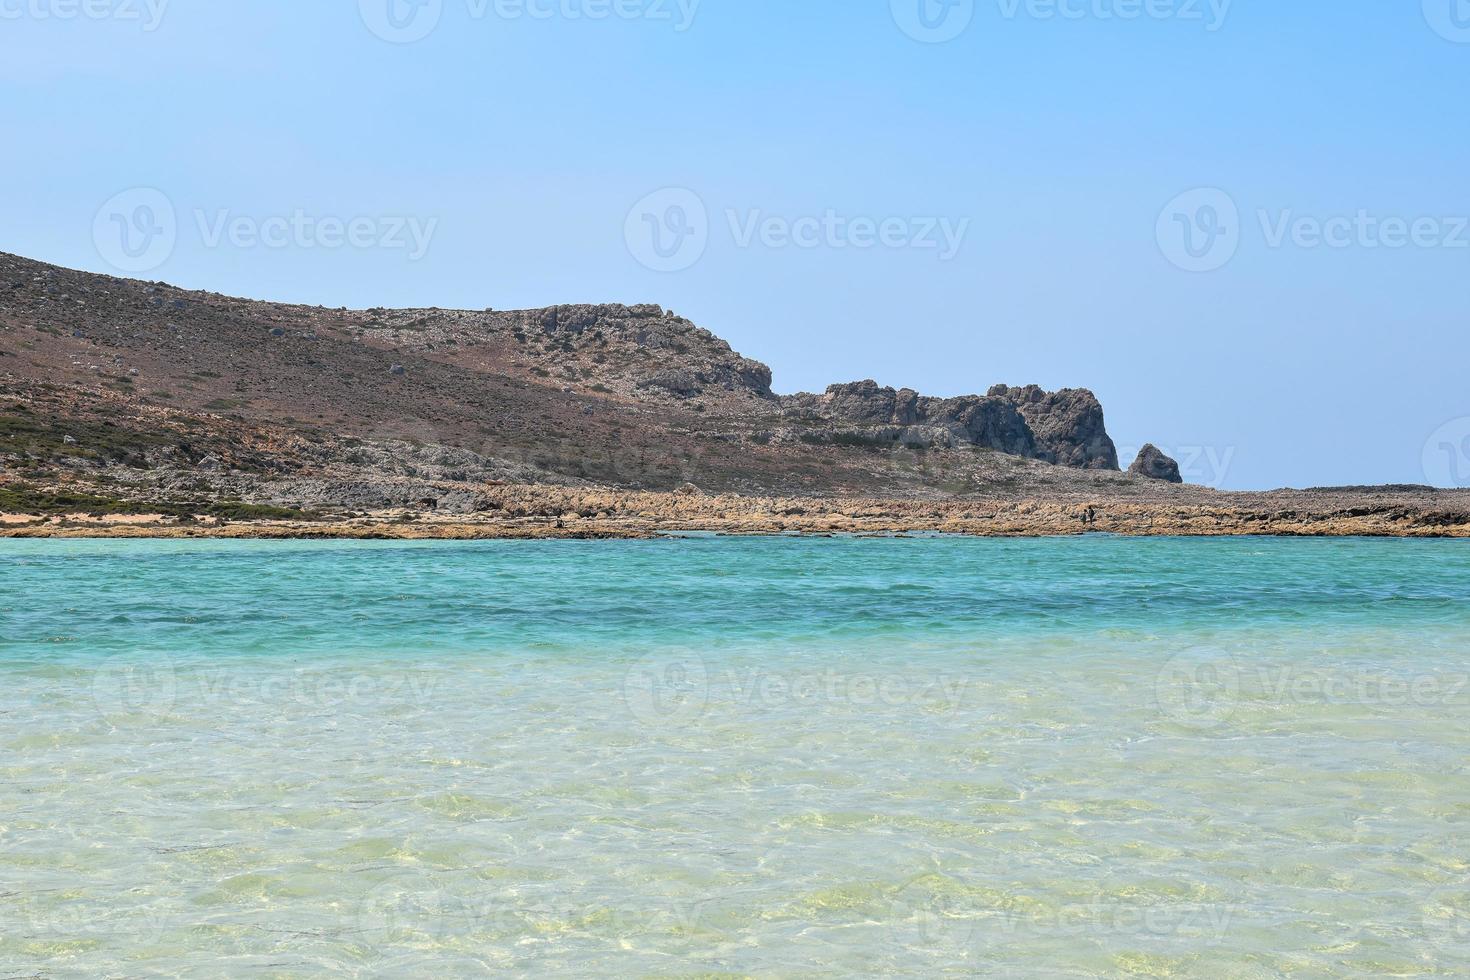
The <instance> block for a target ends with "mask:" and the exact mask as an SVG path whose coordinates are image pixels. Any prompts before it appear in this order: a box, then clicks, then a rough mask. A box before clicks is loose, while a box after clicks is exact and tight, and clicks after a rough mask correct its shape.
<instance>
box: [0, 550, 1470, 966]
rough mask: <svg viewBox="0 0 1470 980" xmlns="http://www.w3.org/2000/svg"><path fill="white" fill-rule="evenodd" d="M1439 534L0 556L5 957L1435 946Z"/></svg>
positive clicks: (1013, 957)
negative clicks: (1427, 538) (1433, 537)
mask: <svg viewBox="0 0 1470 980" xmlns="http://www.w3.org/2000/svg"><path fill="white" fill-rule="evenodd" d="M1467 599H1470V546H1466V545H1465V544H1463V543H1456V542H1408V541H1363V540H1339V541H1294V540H1277V539H1246V540H1213V539H1206V540H1173V539H1155V540H1141V541H1136V540H1120V539H1110V538H1104V537H1093V538H1078V539H1067V540H1061V539H1057V540H1029V541H990V540H970V539H950V538H928V539H912V540H895V539H872V540H868V539H864V540H854V539H821V540H812V539H792V538H772V539H715V538H694V539H678V540H660V541H648V542H597V543H583V542H486V543H473V544H451V543H276V542H66V541H49V542H47V541H5V542H0V749H3V755H0V976H3V975H9V974H11V973H18V974H24V975H30V974H33V973H41V974H43V975H88V976H121V975H127V976H156V975H191V976H193V975H242V974H243V975H264V976H301V977H306V976H318V975H322V974H323V973H337V974H345V975H359V976H423V975H426V974H431V973H432V974H434V975H440V976H475V975H483V974H484V973H486V972H507V973H512V974H517V973H520V974H525V973H533V974H547V973H550V974H558V975H571V976H603V975H632V976H708V975H756V976H793V975H813V974H825V975H847V974H855V973H856V974H878V975H913V976H921V975H922V976H929V975H936V974H937V975H944V974H952V975H973V974H979V975H994V976H1005V977H1015V976H1047V977H1050V976H1079V977H1081V976H1200V975H1207V976H1229V977H1279V976H1344V975H1348V976H1352V975H1363V976H1368V975H1375V976H1376V975H1385V974H1388V975H1397V976H1420V975H1446V976H1450V975H1464V974H1465V973H1466V972H1467V971H1470V711H1467V709H1470V644H1467V640H1470V602H1467Z"/></svg>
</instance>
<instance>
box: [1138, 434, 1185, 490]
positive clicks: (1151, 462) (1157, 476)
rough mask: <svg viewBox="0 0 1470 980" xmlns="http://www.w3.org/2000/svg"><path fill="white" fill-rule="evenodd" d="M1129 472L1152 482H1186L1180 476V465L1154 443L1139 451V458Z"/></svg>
mask: <svg viewBox="0 0 1470 980" xmlns="http://www.w3.org/2000/svg"><path fill="white" fill-rule="evenodd" d="M1128 472H1129V473H1133V474H1135V475H1137V476H1146V477H1148V478H1149V479H1151V480H1163V481H1164V482H1165V483H1183V482H1184V477H1182V476H1180V475H1179V464H1178V463H1176V462H1174V460H1172V459H1170V458H1169V457H1168V456H1166V455H1164V453H1163V451H1162V450H1160V449H1159V447H1157V446H1155V445H1154V444H1153V443H1149V444H1148V445H1146V446H1144V447H1143V448H1142V449H1140V450H1139V451H1138V458H1137V459H1135V460H1134V461H1133V465H1132V466H1130V467H1128Z"/></svg>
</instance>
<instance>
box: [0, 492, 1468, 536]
mask: <svg viewBox="0 0 1470 980" xmlns="http://www.w3.org/2000/svg"><path fill="white" fill-rule="evenodd" d="M498 491H499V492H500V493H501V494H502V498H503V500H504V503H503V504H502V505H501V506H500V507H499V508H498V509H497V510H496V511H494V512H488V513H479V514H469V515H466V514H442V515H440V514H421V513H416V512H413V511H407V510H401V509H400V510H391V511H381V512H375V513H367V514H356V515H351V516H346V515H332V516H325V517H322V518H320V519H310V520H305V519H244V520H235V519H228V518H223V517H214V516H208V515H202V516H197V517H196V516H193V515H187V514H186V515H183V516H179V515H164V514H148V513H146V512H140V513H134V514H113V515H87V514H80V513H77V514H51V515H21V514H10V515H3V516H0V537H10V538H261V539H270V538H282V539H314V538H315V539H396V540H486V539H575V540H593V539H639V538H651V537H657V536H660V535H667V534H678V533H687V532H712V533H716V534H726V535H769V534H803V535H895V534H926V533H942V534H959V535H970V536H979V537H1048V536H1058V535H1080V534H1115V535H1124V536H1264V535H1278V536H1310V537H1346V536H1368V537H1404V538H1430V537H1434V538H1470V492H1463V491H1434V490H1430V489H1427V488H1415V487H1404V488H1344V489H1331V490H1308V491H1274V492H1270V493H1259V494H1250V493H1213V492H1210V493H1203V492H1202V493H1201V494H1199V495H1197V499H1194V500H1174V501H1163V500H1160V501H1139V500H1110V499H1103V498H1099V499H1096V500H1086V499H1080V500H1068V501H1060V502H1059V501H1048V500H1036V499H1019V500H1009V501H1006V500H963V501H959V500H899V499H883V498H858V497H853V498H821V499H814V498H806V497H747V496H736V495H705V494H700V493H698V492H676V493H651V492H636V491H623V490H614V489H607V490H579V489H568V488H565V487H548V486H524V487H503V488H498ZM516 499H520V500H527V501H535V502H536V503H537V506H535V507H517V506H515V505H514V504H513V503H512V501H513V500H516ZM141 509H142V510H143V511H146V507H144V508H141Z"/></svg>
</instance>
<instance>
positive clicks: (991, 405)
mask: <svg viewBox="0 0 1470 980" xmlns="http://www.w3.org/2000/svg"><path fill="white" fill-rule="evenodd" d="M782 404H783V407H785V408H786V410H787V412H788V413H789V414H791V415H794V416H796V417H798V418H805V419H807V420H809V421H820V422H823V423H826V424H829V425H832V426H838V427H841V426H849V427H851V426H860V427H866V428H864V429H863V433H864V434H865V435H868V436H870V437H872V438H873V439H875V440H876V441H885V440H886V441H897V442H904V443H910V444H912V443H916V442H927V443H930V444H935V443H937V444H941V445H947V446H954V445H971V446H978V447H981V448H984V449H994V450H996V451H998V452H1003V453H1009V454H1011V455H1013V456H1025V457H1028V458H1032V459H1040V460H1043V461H1045V462H1049V463H1056V464H1059V465H1062V466H1070V467H1074V468H1077V469H1094V470H1116V469H1117V468H1118V454H1117V450H1116V449H1115V448H1114V446H1113V440H1112V439H1110V438H1109V437H1108V433H1107V429H1106V427H1105V425H1104V423H1103V413H1102V406H1101V405H1100V404H1098V401H1097V399H1096V398H1095V397H1094V396H1093V394H1092V392H1090V391H1086V390H1084V389H1066V390H1063V391H1058V392H1048V391H1043V390H1042V389H1041V388H1039V387H1037V386H1035V385H1030V386H1027V387H1025V388H1010V387H1007V386H1006V385H997V386H996V387H994V388H992V389H991V390H990V392H989V394H986V395H965V396H963V397H959V398H930V397H925V396H922V395H919V394H918V393H917V392H915V391H913V390H912V389H910V388H903V389H893V388H885V387H882V386H880V385H879V384H878V383H877V382H876V381H856V382H853V383H851V384H840V385H832V386H831V387H829V388H828V389H827V393H826V394H825V395H793V396H791V397H790V398H786V399H783V400H782ZM895 427H896V428H895ZM890 436H891V438H890Z"/></svg>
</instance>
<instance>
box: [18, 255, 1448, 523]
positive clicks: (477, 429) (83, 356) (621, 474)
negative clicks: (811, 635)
mask: <svg viewBox="0 0 1470 980" xmlns="http://www.w3.org/2000/svg"><path fill="white" fill-rule="evenodd" d="M771 385H772V374H771V371H770V369H769V368H767V367H766V366H765V365H764V364H761V363H759V362H757V361H753V360H750V359H748V358H746V357H742V356H740V355H739V354H737V353H735V352H734V351H732V350H731V349H730V347H729V345H728V344H726V343H725V342H724V341H722V340H720V339H719V338H718V337H715V336H714V335H713V334H711V333H709V332H708V331H706V330H702V329H700V328H699V327H697V326H695V325H694V324H692V323H690V322H689V321H688V320H685V319H684V318H682V317H679V316H677V315H675V314H674V313H672V312H669V311H666V310H663V309H661V308H660V307H657V306H621V305H602V306H559V307H552V308H549V309H544V310H522V311H514V312H498V311H492V310H484V311H462V310H439V309H427V310H383V309H374V310H346V309H324V308H321V307H305V306H289V305H282V304H273V303H265V302H255V301H251V300H243V299H234V298H231V297H226V296H220V295H216V294H212V293H204V292H194V291H187V290H182V289H178V288H176V287H173V286H170V285H167V284H165V283H157V282H154V283H150V282H141V281H134V280H124V279H115V278H111V277H107V276H101V275H96V274H91V273H84V272H75V271H69V270H66V269H61V268H57V267H54V266H49V265H45V264H42V263H39V262H34V261H30V260H27V259H22V258H19V257H16V256H10V255H4V254H0V535H10V536H72V535H75V536H84V535H92V536H95V535H117V536H127V535H155V536H157V535H164V536H189V535H217V536H292V537H299V536H351V537H453V538H470V537H533V536H534V537H542V536H559V537H610V536H612V537H617V536H647V535H650V534H656V533H660V532H672V531H693V530H709V531H720V532H730V533H781V532H811V533H898V532H920V531H948V532H959V533H968V534H999V535H1019V534H1074V533H1086V532H1111V533H1121V534H1265V533H1271V534H1322V535H1337V534H1372V535H1412V536H1429V535H1434V536H1456V537H1462V536H1470V492H1460V491H1435V490H1431V489H1429V488H1426V487H1377V488H1371V487H1356V488H1333V489H1320V490H1305V491H1275V492H1271V493H1225V492H1219V491H1214V490H1210V489H1206V488H1202V487H1192V486H1186V485H1183V484H1180V483H1177V482H1174V481H1175V480H1177V478H1178V474H1177V468H1174V467H1173V464H1172V461H1170V460H1168V458H1167V457H1164V456H1162V454H1159V453H1157V452H1156V451H1146V452H1145V453H1143V454H1141V456H1140V462H1139V464H1138V465H1136V466H1135V467H1134V469H1135V472H1129V473H1124V472H1120V471H1119V468H1118V458H1117V452H1116V449H1115V448H1114V446H1113V442H1112V440H1111V439H1110V438H1109V437H1108V434H1107V431H1106V426H1105V422H1104V416H1103V409H1102V406H1101V405H1100V404H1099V403H1098V401H1097V399H1096V398H1094V397H1093V395H1092V393H1091V392H1089V391H1086V390H1085V389H1069V390H1064V391H1059V392H1046V391H1042V390H1041V389H1040V388H1037V387H1035V386H1025V387H1008V386H1006V385H995V386H993V387H989V388H987V389H986V393H985V394H983V395H979V394H977V395H972V396H966V397H962V398H949V399H940V398H930V397H925V396H922V395H920V394H918V393H917V392H914V391H911V390H908V389H902V390H895V389H892V388H884V387H881V386H879V385H878V384H876V383H874V382H871V381H865V382H855V383H846V384H838V385H834V386H832V387H831V388H829V389H828V390H827V391H826V392H824V393H822V394H798V395H788V396H781V395H777V394H775V393H774V392H773V390H772V387H771ZM1149 448H1150V450H1151V447H1149Z"/></svg>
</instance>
